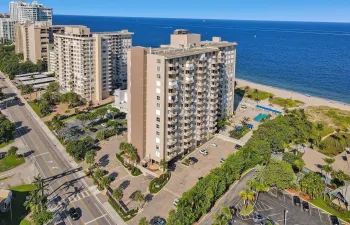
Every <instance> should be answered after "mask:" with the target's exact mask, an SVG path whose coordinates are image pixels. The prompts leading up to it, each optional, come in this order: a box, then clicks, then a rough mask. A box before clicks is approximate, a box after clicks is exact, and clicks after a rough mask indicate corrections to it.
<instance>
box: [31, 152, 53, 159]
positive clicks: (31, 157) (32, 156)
mask: <svg viewBox="0 0 350 225" xmlns="http://www.w3.org/2000/svg"><path fill="white" fill-rule="evenodd" d="M46 154H50V152H44V153H41V154H39V155H34V156H32V157H31V158H36V157H39V156H43V155H46Z"/></svg>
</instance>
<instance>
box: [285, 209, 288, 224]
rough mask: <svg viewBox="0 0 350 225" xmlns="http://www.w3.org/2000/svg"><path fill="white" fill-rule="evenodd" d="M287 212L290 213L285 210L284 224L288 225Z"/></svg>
mask: <svg viewBox="0 0 350 225" xmlns="http://www.w3.org/2000/svg"><path fill="white" fill-rule="evenodd" d="M287 213H288V210H286V209H285V210H284V225H287Z"/></svg>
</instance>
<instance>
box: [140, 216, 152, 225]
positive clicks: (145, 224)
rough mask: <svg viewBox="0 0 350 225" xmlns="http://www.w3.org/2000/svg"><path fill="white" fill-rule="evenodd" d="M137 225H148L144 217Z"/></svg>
mask: <svg viewBox="0 0 350 225" xmlns="http://www.w3.org/2000/svg"><path fill="white" fill-rule="evenodd" d="M138 225H149V222H148V221H147V218H146V217H142V218H141V219H140V220H139V222H138Z"/></svg>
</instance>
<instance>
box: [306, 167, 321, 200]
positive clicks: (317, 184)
mask: <svg viewBox="0 0 350 225" xmlns="http://www.w3.org/2000/svg"><path fill="white" fill-rule="evenodd" d="M300 189H301V191H302V192H303V193H305V194H307V195H309V196H310V198H311V199H317V198H320V197H321V196H322V194H323V192H324V191H325V184H324V183H323V182H322V179H321V177H320V176H319V175H318V174H316V173H314V172H310V173H308V174H307V175H306V176H305V177H304V178H303V179H302V180H301V181H300Z"/></svg>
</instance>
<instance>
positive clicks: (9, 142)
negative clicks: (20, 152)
mask: <svg viewBox="0 0 350 225" xmlns="http://www.w3.org/2000/svg"><path fill="white" fill-rule="evenodd" d="M13 142H15V140H14V139H11V140H9V141H8V142H1V144H0V148H3V147H5V146H7V145H9V144H12V143H13Z"/></svg>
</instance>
